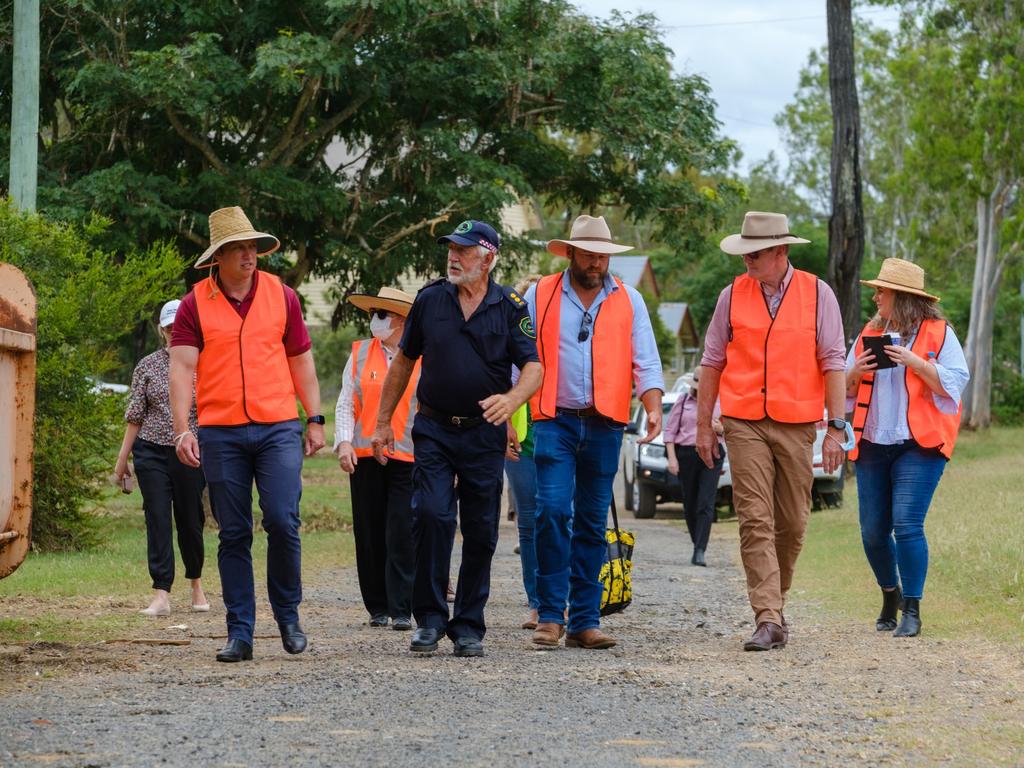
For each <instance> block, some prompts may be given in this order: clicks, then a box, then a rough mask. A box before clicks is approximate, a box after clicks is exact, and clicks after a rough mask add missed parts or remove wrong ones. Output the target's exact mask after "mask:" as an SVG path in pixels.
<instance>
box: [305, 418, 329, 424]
mask: <svg viewBox="0 0 1024 768" xmlns="http://www.w3.org/2000/svg"><path fill="white" fill-rule="evenodd" d="M306 423H307V424H326V423H327V419H325V418H324V417H323V416H310V417H309V418H308V419H306Z"/></svg>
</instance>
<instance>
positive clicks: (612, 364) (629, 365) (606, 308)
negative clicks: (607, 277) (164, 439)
mask: <svg viewBox="0 0 1024 768" xmlns="http://www.w3.org/2000/svg"><path fill="white" fill-rule="evenodd" d="M563 274H564V273H562V272H559V273H558V274H555V275H548V276H547V277H544V278H542V279H541V280H540V282H538V283H537V292H536V301H537V303H536V307H537V309H536V312H535V314H536V317H537V324H536V325H537V354H538V356H539V357H540V364H541V365H542V366H543V367H544V380H543V382H542V383H541V385H540V389H539V390H537V392H536V393H535V394H534V396H533V397H532V398H530V414H531V417H532V418H533V420H534V421H540V420H543V419H552V418H554V417H555V413H556V410H555V409H556V408H557V406H558V403H557V402H556V400H557V398H558V349H559V344H560V342H561V309H562V275H563ZM614 280H615V283H616V285H617V286H618V290H615V291H612V292H611V293H610V294H609V296H608V297H607V298H606V299H605V300H604V301H603V302H601V305H600V308H599V311H598V313H597V317H596V318H595V319H594V330H593V333H592V335H591V345H592V347H591V349H592V351H593V360H594V371H593V376H594V408H596V409H597V412H598V413H600V414H601V415H602V416H605V417H606V418H609V419H611V420H612V421H617V422H619V423H620V424H625V423H626V422H628V421H629V403H630V400H631V399H632V396H633V303H632V302H631V301H630V300H629V294H627V293H626V288H625V286H624V285H623V284H622V281H621V280H619V278H617V277H616V278H614Z"/></svg>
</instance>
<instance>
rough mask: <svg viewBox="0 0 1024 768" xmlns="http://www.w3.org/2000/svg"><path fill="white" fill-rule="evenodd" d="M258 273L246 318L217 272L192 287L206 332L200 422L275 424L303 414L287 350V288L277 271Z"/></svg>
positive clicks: (200, 370)
mask: <svg viewBox="0 0 1024 768" xmlns="http://www.w3.org/2000/svg"><path fill="white" fill-rule="evenodd" d="M258 274H259V277H258V279H257V282H256V295H255V296H254V297H253V301H252V305H251V306H250V307H249V312H248V313H247V314H246V316H245V318H244V319H243V318H242V317H240V316H239V314H238V312H236V311H235V309H234V307H232V306H231V304H230V303H229V302H228V300H227V298H225V296H224V292H223V291H222V290H221V289H220V287H219V286H217V285H216V283H215V282H214V280H213V277H212V276H211V277H208V278H206V279H205V280H202V281H200V282H199V283H197V284H196V286H195V287H194V288H193V289H192V290H193V293H194V294H195V299H196V311H197V312H198V315H199V326H200V329H201V331H202V334H203V349H202V351H200V353H199V363H198V364H197V366H196V411H197V412H198V415H199V425H200V426H218V427H230V426H237V425H239V424H249V423H253V422H254V423H257V424H274V423H277V422H279V421H288V420H289V419H297V418H298V417H299V411H298V408H297V407H296V405H295V385H294V384H293V383H292V374H291V370H290V369H289V367H288V356H287V355H286V354H285V349H284V333H285V327H286V325H287V322H288V308H287V306H285V301H284V290H283V289H282V287H281V281H280V280H279V279H278V278H277V277H276V276H274V275H271V274H269V273H268V272H259V273H258Z"/></svg>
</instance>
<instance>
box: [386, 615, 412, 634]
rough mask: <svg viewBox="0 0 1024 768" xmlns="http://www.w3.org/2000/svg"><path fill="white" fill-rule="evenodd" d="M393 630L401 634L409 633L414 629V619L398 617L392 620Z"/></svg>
mask: <svg viewBox="0 0 1024 768" xmlns="http://www.w3.org/2000/svg"><path fill="white" fill-rule="evenodd" d="M391 628H392V629H395V630H398V631H399V632H408V631H409V630H410V629H412V619H410V618H409V617H408V616H396V617H395V618H394V619H392V620H391Z"/></svg>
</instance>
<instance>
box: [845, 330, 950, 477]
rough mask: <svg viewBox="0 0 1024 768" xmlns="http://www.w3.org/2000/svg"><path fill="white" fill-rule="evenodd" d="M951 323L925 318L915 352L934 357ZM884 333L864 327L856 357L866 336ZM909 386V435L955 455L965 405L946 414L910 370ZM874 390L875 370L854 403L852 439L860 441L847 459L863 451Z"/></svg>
mask: <svg viewBox="0 0 1024 768" xmlns="http://www.w3.org/2000/svg"><path fill="white" fill-rule="evenodd" d="M948 330H949V326H947V325H946V321H945V320H936V319H932V320H925V321H923V322H922V323H921V328H920V329H919V330H918V332H917V336H916V337H915V338H914V343H913V344H912V345H911V346H910V349H911V351H912V352H914V353H915V354H916V355H918V356H920V357H923V358H924V359H925V360H927V359H928V353H929V352H934V353H935V357H936V358H937V357H938V356H939V353H940V352H941V351H942V345H943V344H945V343H946V333H947V332H948ZM881 335H882V332H881V331H878V330H874V329H871V328H869V327H868V326H867V325H865V326H864V330H863V331H861V332H860V336H859V337H857V346H856V351H855V352H854V356H855V357H857V356H860V354H861V353H862V352H863V351H864V337H865V336H881ZM904 377H905V380H906V387H907V427H908V428H909V429H910V436H911V437H913V438H914V441H915V442H916V443H917V444H918V445H920V446H921V447H922V448H938V449H939V452H940V453H941V454H942V455H943V456H945V457H946V458H947V459H948V458H950V457H952V455H953V446H955V445H956V438H957V435H958V434H959V432H960V412H961V410H963V404H962V403H961V404H960V406H958V407H957V409H956V413H943V412H942V411H940V410H939V409H938V408H936V407H935V399H934V398H933V397H932V390H931V388H930V387H929V386H928V385H927V384H926V383H925V381H924V379H922V378H921V377H920V376H918V375H916V374H912V373H911V372H910V371H909V370H908V371H906V372H905V373H904ZM874 393H875V372H874V371H867V372H865V374H864V376H863V378H861V380H860V386H858V387H857V402H856V403H854V406H853V438H854V440H856V441H857V444H856V445H855V446H854V448H853V450H852V451H850V453H849V456H848V458H849V459H850V461H856V459H857V456H858V454H859V453H860V437H861V435H862V434H863V433H864V424H865V422H866V421H867V418H868V408H869V407H870V406H871V398H872V397H874Z"/></svg>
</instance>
